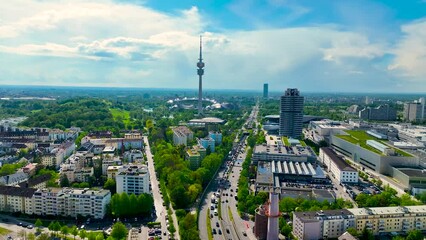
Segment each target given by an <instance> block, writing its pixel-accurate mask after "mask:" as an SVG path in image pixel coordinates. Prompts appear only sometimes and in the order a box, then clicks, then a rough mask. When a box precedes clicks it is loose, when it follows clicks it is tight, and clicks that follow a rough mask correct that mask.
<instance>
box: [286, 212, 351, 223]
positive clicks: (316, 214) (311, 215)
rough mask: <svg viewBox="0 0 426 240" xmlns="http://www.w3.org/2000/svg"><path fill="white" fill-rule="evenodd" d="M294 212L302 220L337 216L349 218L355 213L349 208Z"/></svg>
mask: <svg viewBox="0 0 426 240" xmlns="http://www.w3.org/2000/svg"><path fill="white" fill-rule="evenodd" d="M293 214H294V215H295V216H296V217H297V218H299V219H300V220H301V221H302V222H311V221H317V220H319V219H320V218H335V217H342V218H348V217H349V216H352V215H353V213H352V212H350V211H348V210H347V209H340V210H320V211H311V212H294V213H293Z"/></svg>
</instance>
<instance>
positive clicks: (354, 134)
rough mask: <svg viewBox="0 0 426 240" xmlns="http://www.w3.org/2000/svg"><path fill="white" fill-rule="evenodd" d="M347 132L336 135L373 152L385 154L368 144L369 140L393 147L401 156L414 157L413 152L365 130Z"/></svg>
mask: <svg viewBox="0 0 426 240" xmlns="http://www.w3.org/2000/svg"><path fill="white" fill-rule="evenodd" d="M345 133H347V135H336V137H338V138H341V139H343V140H345V141H348V142H350V143H353V144H356V145H359V146H360V147H362V148H365V149H367V150H369V151H371V152H374V153H376V154H379V155H383V153H382V152H381V151H380V150H378V149H376V148H374V147H372V146H369V145H367V140H375V141H377V142H379V143H381V144H384V145H386V146H388V147H389V148H392V149H393V150H395V152H396V153H398V155H401V156H404V157H413V155H411V154H409V153H407V152H405V151H402V150H401V149H398V148H394V147H392V146H390V145H388V144H386V143H387V141H386V140H381V139H379V138H376V137H373V136H371V135H368V134H367V133H366V132H365V131H362V130H345Z"/></svg>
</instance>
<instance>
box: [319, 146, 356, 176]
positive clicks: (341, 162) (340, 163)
mask: <svg viewBox="0 0 426 240" xmlns="http://www.w3.org/2000/svg"><path fill="white" fill-rule="evenodd" d="M321 150H322V151H323V152H324V154H326V155H327V156H328V157H329V158H330V159H331V161H333V162H334V163H335V164H336V166H337V167H338V168H339V170H342V171H351V172H356V170H355V169H354V168H353V167H351V165H349V163H347V162H346V161H345V160H344V159H343V158H341V157H339V156H337V154H336V152H334V151H333V149H331V148H329V147H323V148H321Z"/></svg>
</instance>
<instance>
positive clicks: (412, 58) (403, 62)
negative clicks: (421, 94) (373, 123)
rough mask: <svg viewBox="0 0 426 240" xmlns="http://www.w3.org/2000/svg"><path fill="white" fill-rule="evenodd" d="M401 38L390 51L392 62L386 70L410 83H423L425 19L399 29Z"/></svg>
mask: <svg viewBox="0 0 426 240" xmlns="http://www.w3.org/2000/svg"><path fill="white" fill-rule="evenodd" d="M401 31H402V33H403V36H402V38H401V39H400V41H399V42H398V43H397V44H396V46H395V48H394V49H393V50H392V53H393V54H394V56H395V57H394V60H393V62H392V63H391V64H389V66H388V69H389V70H390V71H393V72H396V74H398V75H399V76H401V77H402V78H405V79H409V80H410V81H417V82H419V81H424V78H425V76H426V68H425V66H426V19H422V20H419V21H416V22H412V23H409V24H406V25H403V26H402V27H401Z"/></svg>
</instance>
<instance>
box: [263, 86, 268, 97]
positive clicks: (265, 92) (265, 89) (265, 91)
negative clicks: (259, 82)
mask: <svg viewBox="0 0 426 240" xmlns="http://www.w3.org/2000/svg"><path fill="white" fill-rule="evenodd" d="M268 94H269V93H268V84H267V83H264V84H263V98H265V99H266V98H268Z"/></svg>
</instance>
